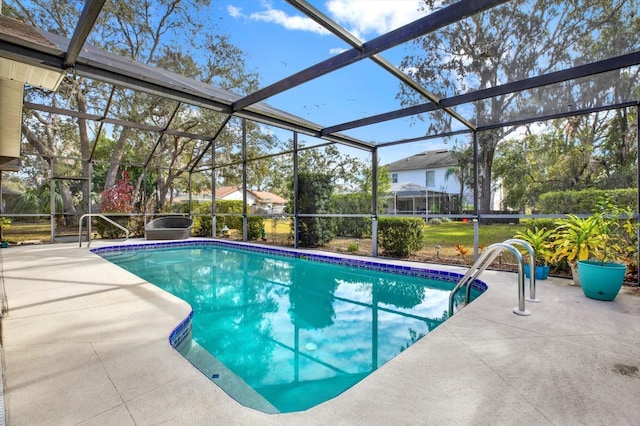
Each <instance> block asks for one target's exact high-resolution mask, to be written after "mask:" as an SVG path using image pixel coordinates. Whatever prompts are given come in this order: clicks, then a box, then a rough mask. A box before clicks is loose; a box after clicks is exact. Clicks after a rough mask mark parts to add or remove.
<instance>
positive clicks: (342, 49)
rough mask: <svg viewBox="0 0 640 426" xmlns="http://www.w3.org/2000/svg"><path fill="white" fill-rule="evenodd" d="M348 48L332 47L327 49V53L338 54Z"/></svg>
mask: <svg viewBox="0 0 640 426" xmlns="http://www.w3.org/2000/svg"><path fill="white" fill-rule="evenodd" d="M347 50H349V49H345V48H344V47H334V48H333V49H329V53H330V54H332V55H339V54H341V53H342V52H346V51H347Z"/></svg>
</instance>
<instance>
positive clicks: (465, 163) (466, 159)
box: [444, 145, 473, 210]
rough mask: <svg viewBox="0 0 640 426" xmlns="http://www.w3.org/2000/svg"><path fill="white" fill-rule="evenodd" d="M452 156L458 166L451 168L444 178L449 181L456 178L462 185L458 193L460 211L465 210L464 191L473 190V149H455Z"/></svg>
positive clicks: (468, 147)
mask: <svg viewBox="0 0 640 426" xmlns="http://www.w3.org/2000/svg"><path fill="white" fill-rule="evenodd" d="M451 156H452V157H453V158H454V159H455V160H456V162H457V163H458V165H457V166H456V167H450V168H448V169H447V171H446V172H445V175H444V178H445V179H446V180H448V179H449V178H450V177H452V176H455V177H456V179H457V180H458V182H459V183H460V191H459V192H458V200H459V203H460V205H459V206H458V207H459V210H462V209H464V208H465V206H464V205H463V200H464V190H465V188H466V187H470V188H473V147H472V146H471V145H467V146H464V147H458V146H456V147H454V148H453V149H452V150H451Z"/></svg>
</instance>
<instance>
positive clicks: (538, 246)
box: [514, 226, 554, 266]
mask: <svg viewBox="0 0 640 426" xmlns="http://www.w3.org/2000/svg"><path fill="white" fill-rule="evenodd" d="M553 234H554V230H553V229H549V230H547V229H546V228H542V229H540V228H538V227H537V226H536V227H535V228H534V229H528V228H527V229H525V230H524V231H518V232H517V233H516V234H515V235H514V237H515V238H517V239H520V240H523V241H525V242H527V243H528V244H529V245H530V246H531V248H532V249H533V252H534V253H535V257H536V264H538V265H543V266H546V265H548V264H549V263H551V262H552V261H553V260H554V250H553V246H552V237H553ZM523 253H524V254H526V252H525V251H523Z"/></svg>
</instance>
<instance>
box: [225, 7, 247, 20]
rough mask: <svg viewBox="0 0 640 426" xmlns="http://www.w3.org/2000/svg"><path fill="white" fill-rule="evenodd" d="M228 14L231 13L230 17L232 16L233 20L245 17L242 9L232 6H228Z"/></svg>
mask: <svg viewBox="0 0 640 426" xmlns="http://www.w3.org/2000/svg"><path fill="white" fill-rule="evenodd" d="M227 12H228V13H229V16H231V17H232V18H239V17H242V16H243V15H242V9H241V8H239V7H235V6H232V5H229V6H227Z"/></svg>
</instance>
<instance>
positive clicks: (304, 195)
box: [291, 171, 335, 247]
mask: <svg viewBox="0 0 640 426" xmlns="http://www.w3.org/2000/svg"><path fill="white" fill-rule="evenodd" d="M332 181H333V176H332V175H330V174H328V173H315V172H310V171H303V172H301V173H299V174H298V209H299V212H300V213H302V214H318V213H330V212H331V194H332V193H333V189H334V186H333V183H332ZM291 184H292V188H293V182H292V183H291ZM332 219H333V218H322V217H300V218H299V219H298V241H299V242H300V243H302V244H303V245H305V246H307V247H313V246H317V245H320V246H322V245H324V244H326V243H328V242H329V241H331V240H332V239H333V238H334V237H335V233H334V224H333V222H334V221H333V220H332Z"/></svg>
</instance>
